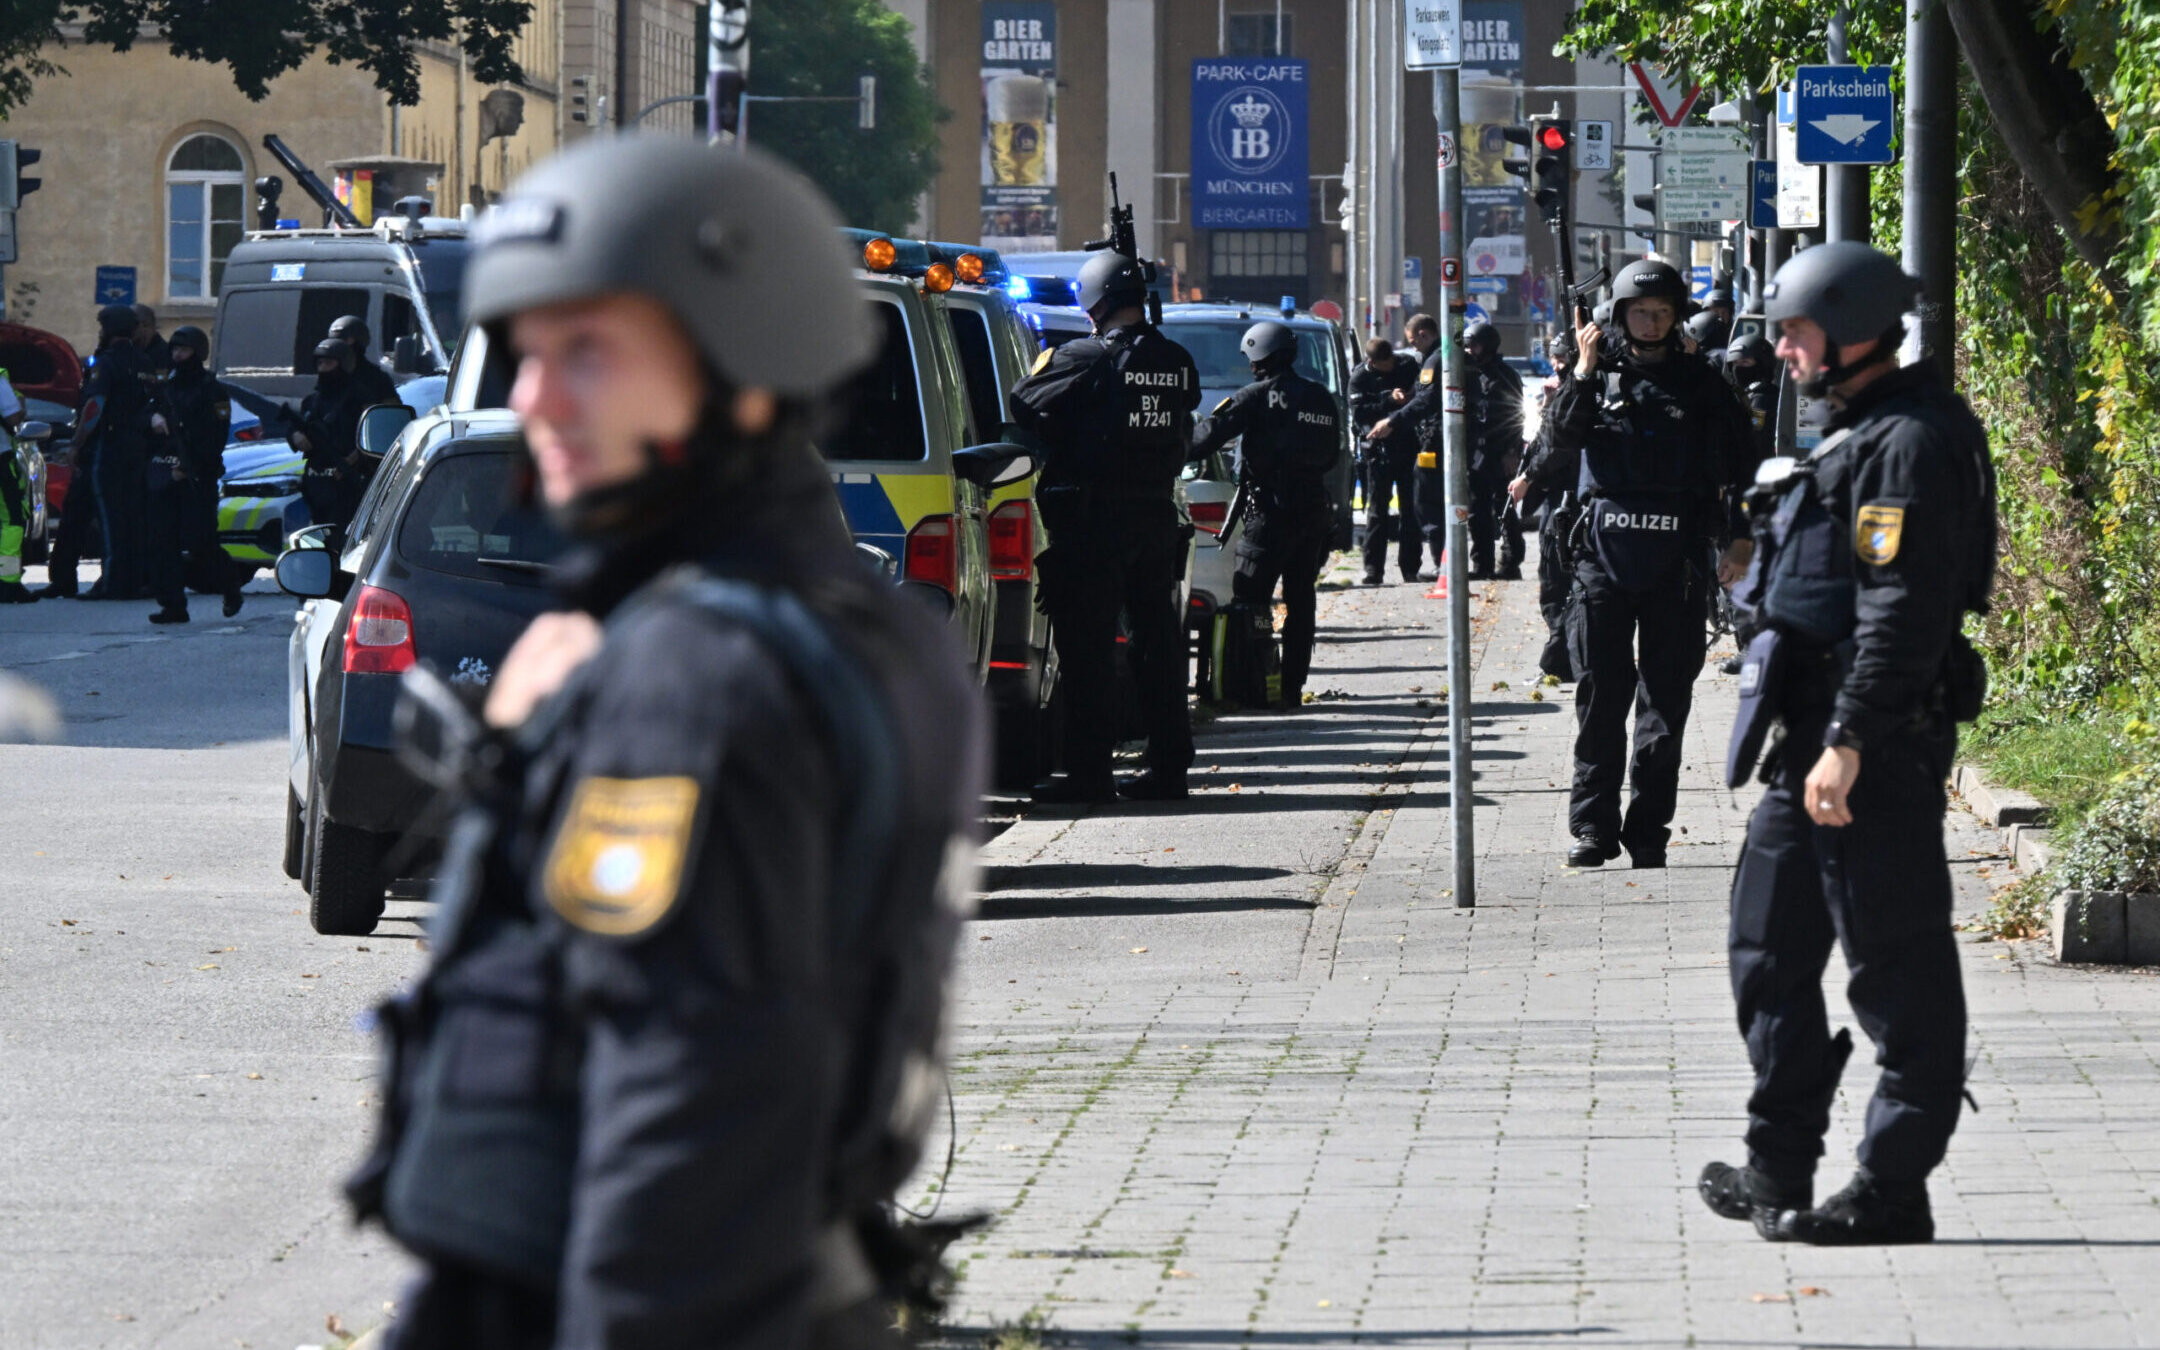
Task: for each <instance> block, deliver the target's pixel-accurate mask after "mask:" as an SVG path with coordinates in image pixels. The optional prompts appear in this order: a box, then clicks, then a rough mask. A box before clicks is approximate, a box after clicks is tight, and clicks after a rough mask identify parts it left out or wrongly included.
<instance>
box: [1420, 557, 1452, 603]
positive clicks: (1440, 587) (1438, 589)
mask: <svg viewBox="0 0 2160 1350" xmlns="http://www.w3.org/2000/svg"><path fill="white" fill-rule="evenodd" d="M1425 598H1426V599H1427V600H1445V599H1447V550H1446V549H1441V550H1440V578H1439V580H1437V581H1435V582H1433V584H1432V589H1431V590H1429V591H1427V592H1425Z"/></svg>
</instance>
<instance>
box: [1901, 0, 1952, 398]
mask: <svg viewBox="0 0 2160 1350" xmlns="http://www.w3.org/2000/svg"><path fill="white" fill-rule="evenodd" d="M1956 42H1957V38H1956V35H1955V34H1954V33H1953V32H1952V31H1951V28H1950V13H1949V11H1948V9H1947V8H1945V7H1944V5H1943V3H1942V0H1905V234H1904V239H1905V250H1904V251H1905V259H1904V261H1905V270H1906V271H1908V272H1910V273H1912V274H1913V275H1914V276H1916V277H1918V278H1920V290H1921V299H1920V313H1919V316H1918V322H1917V323H1915V324H1914V325H1913V329H1912V333H1911V335H1910V336H1909V337H1908V338H1907V339H1906V342H1905V353H1906V360H1907V361H1908V362H1917V361H1923V360H1925V361H1933V362H1934V363H1935V367H1936V370H1937V371H1938V372H1939V373H1940V374H1941V375H1942V377H1943V378H1944V379H1945V380H1948V379H1950V378H1951V377H1952V375H1953V374H1954V371H1953V361H1952V356H1951V351H1952V348H1951V333H1952V331H1953V330H1954V328H1955V326H1956V323H1957V153H1958V151H1957V60H1958V58H1957V46H1956Z"/></svg>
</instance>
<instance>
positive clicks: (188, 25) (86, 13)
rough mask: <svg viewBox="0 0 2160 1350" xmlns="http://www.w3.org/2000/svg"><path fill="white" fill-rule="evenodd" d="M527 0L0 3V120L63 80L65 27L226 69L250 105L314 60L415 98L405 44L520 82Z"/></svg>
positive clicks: (109, 43) (414, 62)
mask: <svg viewBox="0 0 2160 1350" xmlns="http://www.w3.org/2000/svg"><path fill="white" fill-rule="evenodd" d="M531 18H532V4H531V2H530V0H0V118H4V117H5V116H6V115H7V113H8V111H9V110H10V109H12V108H15V107H18V106H20V105H21V103H22V102H23V100H24V99H26V98H28V97H29V96H30V90H31V87H32V85H33V84H34V83H35V82H36V81H38V80H41V79H48V78H51V77H53V76H57V75H64V74H66V73H67V72H66V67H65V65H64V64H62V63H63V62H64V61H65V60H66V49H65V39H66V36H67V35H66V33H65V32H64V29H63V25H74V24H81V25H82V37H81V41H82V43H83V44H84V45H88V46H102V47H110V48H112V49H113V50H114V51H121V52H124V51H127V50H129V49H130V48H132V47H133V46H134V45H135V44H136V42H137V41H139V40H141V39H142V37H143V35H144V34H146V33H149V34H155V35H156V39H155V40H156V41H158V42H161V43H163V44H164V45H165V46H166V47H167V48H168V49H169V50H170V51H171V52H172V54H173V55H174V56H178V57H183V58H186V59H188V60H193V61H212V62H216V63H218V64H221V65H224V66H226V67H228V68H229V69H230V70H231V71H232V77H233V83H234V84H236V85H238V86H239V88H240V92H242V93H244V94H246V95H247V96H248V97H249V98H252V99H260V98H262V97H264V96H265V95H267V94H268V93H269V92H270V82H271V81H272V80H274V79H276V78H277V77H278V76H280V75H282V74H284V73H285V72H286V71H288V70H292V69H294V68H296V67H298V66H299V65H300V64H301V63H302V62H304V61H306V60H307V59H308V58H309V57H311V56H314V55H316V54H318V53H319V54H321V55H322V56H323V57H325V58H327V59H328V60H329V61H331V62H332V63H333V64H346V63H350V64H353V65H357V66H359V67H360V68H361V69H363V70H366V71H368V72H370V73H371V74H372V75H374V77H375V83H376V85H377V86H378V87H380V88H381V89H382V91H383V92H384V93H385V94H387V95H388V96H389V97H390V98H391V99H392V100H393V101H395V102H397V103H401V104H405V105H408V106H409V105H411V104H415V103H418V102H419V101H420V63H419V61H418V59H417V58H415V57H414V55H413V51H412V44H413V43H415V42H418V41H434V42H451V41H455V42H457V43H458V44H459V45H461V46H462V47H463V48H464V49H465V54H466V55H467V56H468V57H469V58H471V61H472V68H473V73H474V75H475V76H477V77H478V79H479V80H480V82H481V83H483V84H507V83H511V82H513V81H515V80H518V79H520V78H521V77H522V72H521V71H520V70H519V69H518V65H517V62H516V61H515V60H514V59H512V57H511V55H510V47H511V43H512V42H513V41H514V40H515V39H516V38H517V35H518V34H519V33H520V32H522V31H523V30H524V28H525V25H526V23H527V22H529V21H530V20H531Z"/></svg>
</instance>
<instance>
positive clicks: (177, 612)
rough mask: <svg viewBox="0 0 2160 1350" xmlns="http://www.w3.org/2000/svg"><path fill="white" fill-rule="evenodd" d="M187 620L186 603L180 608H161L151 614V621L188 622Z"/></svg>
mask: <svg viewBox="0 0 2160 1350" xmlns="http://www.w3.org/2000/svg"><path fill="white" fill-rule="evenodd" d="M187 621H188V616H187V607H186V606H184V605H183V606H181V607H180V608H178V609H173V608H170V607H168V608H165V609H160V610H159V611H158V612H157V613H155V614H153V615H151V616H150V622H152V623H186V622H187Z"/></svg>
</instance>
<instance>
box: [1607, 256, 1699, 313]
mask: <svg viewBox="0 0 2160 1350" xmlns="http://www.w3.org/2000/svg"><path fill="white" fill-rule="evenodd" d="M1612 298H1613V307H1614V309H1615V310H1616V311H1617V310H1618V309H1619V307H1620V306H1621V305H1622V304H1625V303H1626V302H1627V301H1629V300H1670V301H1672V302H1673V307H1674V309H1675V310H1677V309H1678V308H1679V307H1680V306H1682V305H1684V304H1686V303H1687V302H1688V288H1687V283H1686V282H1685V281H1682V280H1681V279H1680V274H1679V273H1678V272H1676V271H1674V270H1673V266H1672V264H1671V263H1667V262H1660V261H1658V260H1657V259H1655V258H1645V259H1643V260H1642V261H1641V262H1632V263H1629V264H1628V265H1627V267H1626V268H1625V269H1624V270H1623V271H1622V272H1621V273H1620V276H1619V279H1618V280H1616V281H1614V282H1613V290H1612Z"/></svg>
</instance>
